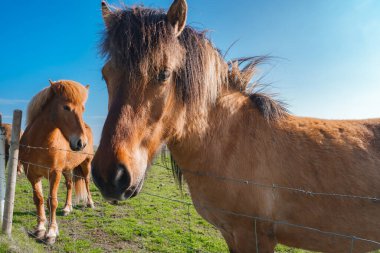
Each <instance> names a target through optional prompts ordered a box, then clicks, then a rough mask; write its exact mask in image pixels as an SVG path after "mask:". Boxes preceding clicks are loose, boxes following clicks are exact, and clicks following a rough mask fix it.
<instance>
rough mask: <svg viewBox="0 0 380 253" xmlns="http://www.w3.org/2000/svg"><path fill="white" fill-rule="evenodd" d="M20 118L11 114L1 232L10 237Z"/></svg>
mask: <svg viewBox="0 0 380 253" xmlns="http://www.w3.org/2000/svg"><path fill="white" fill-rule="evenodd" d="M21 118H22V111H20V110H15V111H14V112H13V122H12V138H11V145H10V150H9V159H8V165H7V166H8V178H7V189H6V193H5V207H4V217H3V226H2V231H3V233H4V234H6V235H8V236H11V233H12V220H13V208H14V200H15V190H16V176H17V164H18V152H19V144H20V132H21Z"/></svg>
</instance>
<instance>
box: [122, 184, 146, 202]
mask: <svg viewBox="0 0 380 253" xmlns="http://www.w3.org/2000/svg"><path fill="white" fill-rule="evenodd" d="M143 184H144V179H142V180H141V181H140V183H139V184H138V185H137V186H136V187H132V188H130V189H128V190H126V191H125V192H124V194H123V196H122V198H123V200H126V199H131V198H134V197H136V196H137V195H138V194H139V193H140V191H141V189H142V187H143Z"/></svg>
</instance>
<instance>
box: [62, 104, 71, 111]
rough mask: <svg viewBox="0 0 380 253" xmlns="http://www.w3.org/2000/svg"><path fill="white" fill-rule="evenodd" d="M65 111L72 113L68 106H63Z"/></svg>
mask: <svg viewBox="0 0 380 253" xmlns="http://www.w3.org/2000/svg"><path fill="white" fill-rule="evenodd" d="M63 110H65V111H71V109H70V107H69V106H67V105H64V106H63Z"/></svg>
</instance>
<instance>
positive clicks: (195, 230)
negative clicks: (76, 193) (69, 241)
mask: <svg viewBox="0 0 380 253" xmlns="http://www.w3.org/2000/svg"><path fill="white" fill-rule="evenodd" d="M20 146H22V147H23V148H27V149H38V150H41V151H46V150H55V151H59V152H74V151H71V150H65V149H61V148H46V147H33V146H28V145H22V144H20ZM75 153H81V154H85V155H91V156H92V155H94V154H90V153H86V152H80V151H79V152H78V151H75ZM0 156H5V154H0ZM166 157H168V156H166ZM167 159H170V158H167ZM20 162H22V163H23V164H24V165H26V168H24V170H25V174H26V175H27V174H28V171H29V166H35V167H39V168H43V169H47V170H50V169H51V168H50V167H49V166H45V165H43V164H36V163H33V162H30V161H22V160H20ZM153 167H155V168H156V169H157V170H164V171H166V172H169V168H168V167H167V166H166V165H165V163H160V162H156V163H154V164H153ZM182 172H183V173H189V174H192V175H195V176H198V177H207V178H212V179H214V180H218V181H220V182H226V183H231V184H241V185H246V186H252V187H256V188H259V189H264V190H265V189H266V190H271V191H286V192H292V193H296V194H299V195H300V196H305V197H323V198H327V197H328V198H336V199H344V200H360V201H368V202H370V203H373V204H379V202H380V197H379V196H364V195H352V194H347V193H344V192H323V191H312V190H309V189H304V188H302V187H289V186H286V185H278V184H267V183H263V182H259V181H255V180H247V179H243V178H227V177H223V176H219V175H216V174H212V173H208V172H207V170H198V171H191V170H183V171H182ZM71 175H72V177H80V176H78V175H74V174H71ZM18 181H19V184H20V182H23V183H26V179H25V178H24V179H19V180H18ZM22 189H23V191H24V192H23V193H22V194H18V195H16V199H17V201H20V202H21V203H23V204H22V205H18V207H17V209H15V210H16V212H19V213H24V214H28V215H30V216H33V217H35V218H37V215H36V213H35V211H34V204H33V199H32V197H31V196H32V194H33V192H32V189H30V190H26V187H23V188H22ZM93 189H94V188H93ZM47 190H48V188H47V187H45V191H47ZM59 191H60V192H61V195H60V197H62V194H63V193H64V192H65V185H63V182H61V186H60V190H59ZM18 193H19V192H18ZM98 194H99V193H98ZM45 196H48V194H47V195H45ZM98 196H99V197H100V195H98ZM144 198H149V199H150V200H149V201H152V200H153V199H158V200H159V201H160V202H170V203H171V207H174V208H175V209H176V211H177V212H176V215H175V216H174V217H158V220H159V221H160V219H161V220H162V222H161V223H159V224H158V227H160V228H161V229H158V230H154V229H151V228H152V226H153V225H152V220H149V219H155V221H157V216H154V218H152V216H149V215H146V213H147V210H148V209H150V210H148V211H149V212H154V210H159V209H160V208H166V206H165V207H164V206H156V207H152V206H144V205H143V204H142V202H144V203H147V202H149V201H146V200H145V199H144ZM21 199H22V200H21ZM27 201H30V202H27ZM132 201H134V202H135V203H134V206H133V208H132V209H131V208H130V207H129V208H130V209H128V210H127V211H132V212H134V214H133V218H134V222H135V223H134V224H135V226H136V227H134V228H132V229H131V230H130V233H131V234H133V235H137V236H138V238H139V243H138V245H137V246H136V245H135V246H136V247H137V251H139V250H140V251H160V245H161V246H162V245H163V244H166V245H169V247H171V249H172V251H171V252H221V250H223V251H226V252H227V251H228V249H227V247H226V245H225V244H224V245H223V246H221V247H220V248H218V249H213V248H212V247H211V246H210V245H208V246H210V247H208V246H207V245H206V244H203V245H202V244H198V243H197V240H202V236H200V235H199V234H202V233H200V229H199V226H198V227H193V226H194V220H193V219H195V216H196V213H195V209H194V206H195V207H197V209H207V210H208V211H212V212H215V213H223V214H226V215H231V216H237V217H241V218H247V219H249V220H252V221H253V223H252V224H253V229H254V238H252V240H255V242H256V252H260V248H259V244H258V238H257V224H258V223H260V222H267V223H272V224H276V225H281V226H288V227H292V228H297V229H302V230H305V231H311V232H315V233H320V234H322V235H325V236H329V237H336V238H341V239H343V240H345V242H347V249H348V251H349V252H354V251H355V244H356V243H357V242H360V243H367V244H372V245H374V246H376V247H377V246H379V247H378V248H380V242H379V241H376V240H371V239H368V238H362V237H360V236H357V235H355V234H346V233H341V232H339V231H326V230H323V229H320V228H317V227H310V226H306V225H303V224H294V223H292V222H288V221H286V220H275V219H273V218H271V217H265V216H259V215H254V214H247V213H242V212H235V211H232V210H227V209H223V208H218V207H215V206H210V205H205V204H203V203H198V202H191V201H190V200H189V198H187V199H184V198H180V197H178V196H177V197H172V196H164V195H161V194H158V193H157V191H154V190H152V188H151V189H148V190H145V189H144V190H143V191H142V192H141V194H140V195H139V196H138V197H137V198H135V199H133V200H132ZM97 204H99V203H97ZM76 214H77V212H75V211H74V212H73V214H70V217H72V218H70V219H69V220H66V222H67V224H68V226H67V228H70V225H69V224H70V222H71V223H73V222H75V223H78V222H79V220H81V219H78V217H76V216H75V215H76ZM80 215H81V216H83V214H80ZM129 215H130V216H131V213H129ZM94 217H95V218H96V219H97V224H98V225H99V226H98V227H100V228H102V229H103V230H104V231H108V232H110V233H111V234H112V235H114V236H118V237H120V238H124V239H125V241H127V242H128V241H129V242H130V241H133V240H131V239H130V238H125V237H128V235H126V234H125V232H123V231H118V230H117V229H115V228H110V227H109V226H112V225H114V224H115V223H114V221H110V220H109V219H107V212H106V211H102V210H100V211H98V212H95V213H94ZM121 217H123V213H121V214H120V217H115V219H118V218H121ZM60 218H61V217H60V216H58V218H57V219H58V224H60ZM165 218H167V219H165ZM16 219H17V218H16ZM180 219H182V221H185V223H184V224H186V226H182V227H181V229H182V231H177V233H178V234H179V235H180V236H177V237H173V236H172V234H171V235H169V236H168V235H167V233H165V232H164V229H163V228H164V227H165V226H166V227H168V228H170V227H171V226H172V225H173V224H175V223H176V222H179V220H180ZM197 219H199V218H197ZM170 220H172V223H171V221H170ZM32 223H33V222H31V223H30V224H28V225H27V227H28V228H31V227H32V226H31V224H32ZM155 226H156V227H157V224H155ZM147 227H149V228H148V229H147ZM91 229H93V228H84V229H82V230H78V231H71V232H70V233H69V235H70V236H71V237H72V238H74V240H73V242H74V244H75V243H76V242H77V240H76V239H75V238H81V235H80V234H78V233H86V231H88V230H91ZM209 231H210V227H208V226H206V225H205V226H204V231H203V232H204V234H206V233H209ZM201 232H202V231H201ZM214 235H215V236H217V237H219V238H220V234H219V233H215V232H214ZM148 237H153V238H155V240H156V243H155V245H156V247H157V248H154V247H153V248H152V246H151V243H150V242H149V241H147V240H145V239H146V238H148ZM145 244H149V246H146V245H145ZM199 245H201V246H199ZM205 245H206V246H205ZM72 247H73V250H74V251H78V250H80V249H81V247H82V246H79V247H78V246H77V245H73V246H72ZM49 249H50V250H58V251H61V250H62V247H57V248H55V246H54V245H53V246H50V248H49ZM213 250H214V251H213ZM215 250H216V251H215ZM63 251H68V252H70V250H63ZM84 251H85V250H84Z"/></svg>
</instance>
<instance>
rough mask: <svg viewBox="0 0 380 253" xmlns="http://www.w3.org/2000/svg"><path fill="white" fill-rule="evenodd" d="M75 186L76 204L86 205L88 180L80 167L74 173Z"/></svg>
mask: <svg viewBox="0 0 380 253" xmlns="http://www.w3.org/2000/svg"><path fill="white" fill-rule="evenodd" d="M73 184H74V189H75V204H79V203H80V202H83V203H84V204H85V205H86V204H87V201H88V194H87V189H86V178H85V176H84V174H83V171H82V167H81V166H80V165H79V166H77V167H76V168H75V169H74V171H73Z"/></svg>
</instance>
